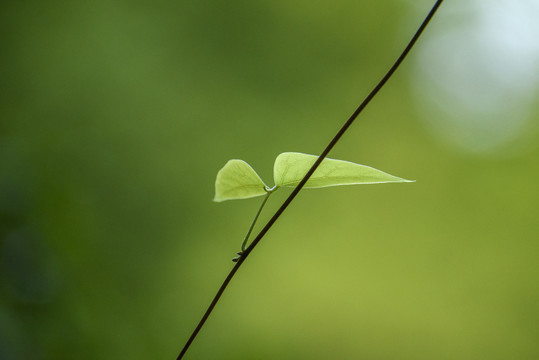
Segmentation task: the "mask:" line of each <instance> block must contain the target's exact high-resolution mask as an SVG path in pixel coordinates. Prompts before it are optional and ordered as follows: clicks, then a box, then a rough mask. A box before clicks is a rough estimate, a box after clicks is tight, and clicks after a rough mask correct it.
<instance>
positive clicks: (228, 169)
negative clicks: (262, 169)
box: [213, 159, 266, 202]
mask: <svg viewBox="0 0 539 360" xmlns="http://www.w3.org/2000/svg"><path fill="white" fill-rule="evenodd" d="M265 194H266V184H264V182H263V181H262V179H260V176H258V174H257V173H256V171H254V170H253V168H252V167H251V166H250V165H249V164H247V163H246V162H245V161H243V160H236V159H234V160H230V161H228V162H227V163H226V164H225V166H224V167H223V168H222V169H221V170H219V172H218V173H217V179H215V197H214V198H213V201H217V202H221V201H225V200H233V199H246V198H251V197H255V196H260V195H265Z"/></svg>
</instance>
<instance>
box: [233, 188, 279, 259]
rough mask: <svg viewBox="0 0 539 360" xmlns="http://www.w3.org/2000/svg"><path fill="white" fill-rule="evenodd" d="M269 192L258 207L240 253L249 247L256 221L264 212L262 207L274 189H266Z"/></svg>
mask: <svg viewBox="0 0 539 360" xmlns="http://www.w3.org/2000/svg"><path fill="white" fill-rule="evenodd" d="M266 191H267V194H266V196H264V200H262V204H261V205H260V208H258V212H257V213H256V215H255V218H254V219H253V222H252V223H251V226H250V227H249V231H247V235H245V239H243V242H242V243H241V253H240V254H238V255H240V256H241V255H242V254H243V252H244V251H245V248H246V247H247V240H249V236H250V235H251V232H252V231H253V228H254V227H255V224H256V221H257V220H258V217H259V216H260V213H261V212H262V209H263V208H264V205H266V202H267V201H268V199H269V197H270V195H271V194H272V192H273V190H268V189H266Z"/></svg>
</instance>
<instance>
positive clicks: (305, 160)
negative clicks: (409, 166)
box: [273, 152, 413, 188]
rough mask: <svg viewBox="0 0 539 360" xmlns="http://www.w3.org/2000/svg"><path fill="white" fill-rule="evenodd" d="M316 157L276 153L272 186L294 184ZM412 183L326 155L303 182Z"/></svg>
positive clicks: (318, 184) (319, 184)
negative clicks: (277, 154)
mask: <svg viewBox="0 0 539 360" xmlns="http://www.w3.org/2000/svg"><path fill="white" fill-rule="evenodd" d="M317 158H318V156H316V155H308V154H302V153H295V152H286V153H282V154H280V155H279V156H277V159H275V165H274V167H273V177H274V180H275V185H277V186H290V187H295V186H296V185H298V184H299V182H300V181H301V179H303V177H304V176H305V174H307V172H308V171H309V169H310V168H311V166H313V164H314V162H315V161H316V159H317ZM389 182H413V181H410V180H405V179H401V178H399V177H396V176H393V175H390V174H387V173H385V172H383V171H380V170H377V169H374V168H372V167H370V166H365V165H360V164H355V163H352V162H349V161H343V160H334V159H328V158H325V159H324V160H323V161H322V163H321V164H320V166H319V167H318V168H317V169H316V171H315V172H314V174H313V175H312V176H311V177H310V178H309V180H308V181H307V183H306V184H305V188H319V187H326V186H337V185H354V184H380V183H389Z"/></svg>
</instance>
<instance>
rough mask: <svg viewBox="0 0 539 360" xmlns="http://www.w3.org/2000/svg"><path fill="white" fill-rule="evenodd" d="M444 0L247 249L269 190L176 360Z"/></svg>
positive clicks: (402, 58) (434, 7) (438, 1)
mask: <svg viewBox="0 0 539 360" xmlns="http://www.w3.org/2000/svg"><path fill="white" fill-rule="evenodd" d="M442 2H443V0H437V1H436V3H435V4H434V6H433V7H432V9H431V10H430V12H429V14H428V15H427V17H426V18H425V19H424V20H423V22H422V24H421V26H420V27H419V29H418V30H417V31H416V33H415V34H414V36H413V37H412V39H411V40H410V42H409V43H408V45H407V46H406V48H405V49H404V50H403V52H402V53H401V55H400V56H399V57H398V58H397V60H396V61H395V63H394V64H393V66H391V68H390V69H389V70H388V71H387V73H386V74H385V76H384V77H383V78H382V79H381V80H380V82H379V83H378V84H377V85H376V86H375V87H374V89H373V90H372V91H371V92H370V93H369V94H368V95H367V97H366V98H365V99H364V100H363V102H362V103H361V104H360V105H359V107H358V108H357V109H356V111H354V113H353V114H352V115H351V116H350V118H349V119H348V120H347V121H346V122H345V123H344V125H343V126H342V127H341V129H340V130H339V131H338V132H337V134H336V135H335V136H334V137H333V139H332V140H331V141H330V142H329V144H328V145H327V146H326V148H325V149H324V151H322V153H321V154H320V156H319V157H318V159H317V160H316V161H315V163H314V164H313V165H312V167H311V168H310V170H309V171H308V172H307V174H306V175H305V176H304V177H303V179H302V180H301V181H300V182H299V184H298V185H297V186H296V187H295V188H294V190H293V191H292V192H291V193H290V195H289V196H288V198H287V199H286V200H285V201H284V202H283V204H282V205H281V207H279V209H278V210H277V211H276V212H275V214H274V215H273V216H272V217H271V219H270V220H269V221H268V222H267V223H266V225H265V226H264V227H263V228H262V230H261V231H260V232H259V233H258V235H257V236H256V237H255V238H254V240H253V241H252V242H251V244H250V245H249V246H247V247H246V248H245V246H246V244H247V241H248V238H249V236H250V234H251V231H252V229H253V227H254V223H255V222H256V220H257V219H258V216H259V214H260V212H261V210H262V208H263V206H264V204H265V203H266V200H267V199H268V197H269V195H270V194H271V192H268V194H267V195H266V197H265V198H264V202H263V203H262V206H261V207H260V209H259V211H258V213H257V215H256V216H255V219H254V221H253V223H252V225H251V227H250V228H249V231H248V233H247V235H246V237H245V240H244V243H243V244H242V251H241V252H239V253H238V257H236V258H235V259H234V260H235V262H236V264H235V265H234V267H233V268H232V270H231V271H230V273H229V274H228V276H227V277H226V278H225V280H224V282H223V284H222V285H221V287H220V288H219V290H218V291H217V293H216V294H215V296H214V298H213V300H212V302H211V303H210V305H209V307H208V309H207V310H206V312H205V313H204V315H203V316H202V318H201V319H200V321H199V323H198V325H197V327H196V328H195V330H194V331H193V333H192V334H191V336H190V337H189V339H188V340H187V342H186V343H185V345H184V347H183V349H182V350H181V352H180V354H179V355H178V357H177V359H176V360H180V359H182V358H183V356H184V355H185V353H186V352H187V350H188V349H189V347H190V346H191V344H192V342H193V340H194V339H195V338H196V336H197V334H198V333H199V331H200V329H202V327H203V326H204V323H205V322H206V320H207V319H208V317H209V316H210V314H211V312H212V311H213V309H214V308H215V305H217V303H218V302H219V299H220V298H221V296H222V295H223V293H224V291H225V289H226V288H227V286H228V284H229V283H230V281H231V280H232V279H233V278H234V275H235V274H236V272H237V271H238V269H239V268H240V267H241V266H242V265H243V263H244V262H245V260H246V259H247V257H248V256H249V254H250V253H251V252H252V251H253V250H254V248H255V247H256V246H257V245H258V243H259V242H260V240H262V238H263V237H264V236H265V235H266V233H267V232H268V230H269V229H270V228H271V227H272V226H273V224H274V223H275V222H276V221H277V219H278V218H279V217H280V216H281V214H282V213H283V212H284V211H285V210H286V208H287V207H288V205H290V203H291V202H292V200H294V198H295V197H296V195H297V194H298V193H299V192H300V191H301V189H302V188H303V187H304V185H305V184H306V183H307V181H308V180H309V178H310V177H311V176H312V175H313V173H314V172H315V170H316V169H317V168H318V167H319V166H320V164H321V163H322V160H324V159H325V158H326V156H327V155H328V154H329V152H330V151H331V150H332V149H333V147H334V146H335V145H336V144H337V142H338V141H339V140H340V139H341V137H342V136H343V135H344V133H345V132H346V131H347V130H348V128H349V127H350V125H352V123H353V122H354V121H355V120H356V118H357V117H358V115H359V114H360V113H361V112H362V111H363V109H365V107H366V106H367V105H368V104H369V103H370V102H371V100H372V99H373V98H374V97H375V96H376V94H378V92H379V91H380V90H381V89H382V87H383V86H384V85H385V84H386V82H387V81H388V80H389V79H390V78H391V76H392V75H393V73H395V71H396V70H397V68H398V67H399V66H400V64H401V63H402V62H403V60H404V59H405V58H406V56H407V55H408V53H409V52H410V50H411V49H412V48H413V46H414V45H415V43H416V42H417V40H418V39H419V37H420V36H421V34H422V33H423V31H424V30H425V28H426V27H427V25H428V24H429V22H430V20H431V19H432V17H433V16H434V14H435V13H436V11H437V10H438V8H439V7H440V5H441V4H442Z"/></svg>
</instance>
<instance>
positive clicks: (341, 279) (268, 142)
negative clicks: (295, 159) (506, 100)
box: [0, 0, 539, 360]
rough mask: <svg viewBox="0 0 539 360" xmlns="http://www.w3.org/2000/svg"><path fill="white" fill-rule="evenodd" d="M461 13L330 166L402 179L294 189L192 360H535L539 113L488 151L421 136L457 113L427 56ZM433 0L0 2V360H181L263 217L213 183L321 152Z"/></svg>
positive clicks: (448, 19)
mask: <svg viewBox="0 0 539 360" xmlns="http://www.w3.org/2000/svg"><path fill="white" fill-rule="evenodd" d="M468 3H470V2H469V1H451V2H450V1H448V2H446V3H445V4H444V5H443V6H442V8H441V10H440V13H439V14H438V16H437V17H436V18H435V19H434V21H433V23H432V24H431V26H430V27H429V28H428V29H427V31H426V33H425V35H424V37H423V38H422V39H420V41H419V43H418V45H417V48H416V49H414V51H413V52H412V54H411V55H410V57H409V58H408V59H407V60H406V61H405V62H404V64H403V66H402V67H401V68H400V69H399V70H398V72H397V73H396V75H395V77H394V78H393V79H391V81H390V82H389V83H388V84H387V87H385V88H384V89H383V90H382V91H381V92H380V94H379V95H378V96H377V97H376V98H375V99H374V101H373V102H372V103H371V104H370V105H369V107H368V108H367V109H366V111H365V112H364V113H363V114H362V115H361V117H360V118H359V119H358V122H357V123H356V124H354V126H352V127H351V129H350V131H349V132H348V133H347V134H346V135H345V136H344V137H343V139H342V141H341V142H340V143H339V144H338V145H337V146H336V148H335V149H334V151H332V152H331V153H330V157H331V158H338V159H351V160H353V161H354V162H359V163H362V164H369V165H370V166H373V167H375V168H379V169H384V171H387V172H389V173H391V174H399V176H403V177H404V178H409V179H415V180H416V181H417V182H415V183H413V184H406V186H404V185H403V186H397V185H392V184H382V185H377V186H362V187H336V188H330V189H325V190H324V191H310V190H306V191H302V192H301V193H300V194H299V196H298V197H297V198H296V199H295V200H294V202H293V203H292V205H291V206H290V208H289V209H288V210H287V211H286V212H285V213H284V214H283V215H282V217H281V218H280V219H279V221H278V222H277V223H276V224H275V226H274V227H273V228H272V229H271V231H269V232H268V234H267V235H266V237H265V238H264V239H263V241H262V242H261V243H260V245H259V246H258V247H257V248H256V250H255V251H254V252H253V253H252V254H251V256H250V257H249V259H248V260H247V261H246V262H245V263H244V265H243V267H242V268H241V269H240V271H239V272H238V274H237V276H236V278H235V279H234V280H233V282H232V283H231V285H230V286H229V288H228V289H227V291H226V293H225V294H224V296H223V298H222V300H221V302H220V303H219V304H218V306H217V307H216V309H215V312H214V313H213V315H212V316H211V318H210V319H209V321H208V322H207V324H206V326H205V327H204V329H203V330H202V331H201V333H200V334H199V337H198V338H197V339H196V340H195V342H194V343H193V346H192V347H191V349H190V350H189V352H188V353H187V356H186V359H187V358H188V359H259V360H263V359H281V360H286V359H364V360H367V359H414V360H423V359H425V360H427V359H428V360H430V359H455V360H457V359H459V360H460V359H493V360H495V359H537V358H539V345H538V342H537V339H538V338H539V308H538V307H539V267H538V264H537V257H538V256H537V255H538V250H539V246H538V242H537V241H538V233H539V222H538V220H537V218H538V212H537V204H538V203H539V187H538V186H537V177H538V176H539V162H538V161H537V158H538V157H539V148H538V147H537V144H538V141H537V140H538V138H539V137H538V136H537V134H538V132H537V128H538V127H537V125H536V124H537V121H536V120H537V119H538V118H539V106H538V104H537V102H536V101H534V102H532V103H530V104H529V107H527V108H525V109H521V108H520V107H519V108H518V109H521V110H523V111H522V112H521V113H520V114H521V115H522V116H525V118H526V119H528V120H527V122H523V123H522V125H521V126H519V128H518V129H519V130H518V132H515V133H511V134H512V135H511V136H512V138H511V139H512V140H511V141H509V142H508V143H507V144H506V145H507V146H506V147H505V148H503V147H500V148H498V149H497V150H492V151H486V150H485V151H484V152H468V151H466V150H462V149H460V148H458V147H456V145H454V144H453V143H450V142H447V141H446V140H444V139H442V138H440V137H439V136H438V135H437V134H438V133H437V132H436V131H432V128H431V127H430V125H428V124H430V123H429V121H430V120H436V121H440V122H444V121H449V120H448V119H449V116H450V115H451V113H452V112H451V111H447V112H446V111H441V110H440V109H441V108H443V109H452V108H453V107H456V103H455V102H454V101H455V100H448V99H447V98H444V97H443V96H442V95H443V94H442V93H441V92H439V91H437V90H436V88H432V87H429V85H428V83H427V76H426V75H425V74H426V73H425V72H424V69H423V67H422V66H419V65H418V64H421V63H420V62H419V56H420V54H431V55H433V56H434V55H436V51H434V50H431V51H427V50H430V49H431V48H429V47H426V45H425V44H438V43H439V42H438V39H441V38H444V37H443V36H442V35H443V34H444V31H446V30H447V29H448V28H450V27H458V28H460V27H464V26H465V25H467V24H470V23H473V21H474V20H473V17H467V16H465V15H462V14H466V11H467V10H466V9H467V7H468V6H469V5H467V4H468ZM432 4H433V2H431V1H426V0H421V1H413V2H412V1H407V0H387V1H349V0H337V1H331V2H330V1H323V2H312V1H211V0H210V1H169V0H162V1H157V2H141V1H123V0H118V1H102V0H96V1H91V2H82V1H70V2H64V1H62V2H60V1H55V0H52V1H24V0H22V1H12V0H7V1H3V2H2V3H1V5H0V27H1V31H0V36H1V44H2V51H1V52H0V91H1V94H0V269H1V270H0V359H2V360H4V359H9V360H20V359H43V360H48V359H54V360H58V359H79V360H86V359H88V360H90V359H92V360H93V359H133V360H136V359H141V360H142V359H175V358H176V356H177V355H178V353H179V351H180V349H181V347H182V346H183V344H184V342H185V341H186V339H187V338H188V336H189V335H190V333H191V331H192V330H193V329H194V327H195V325H196V323H197V322H198V320H199V318H200V317H201V315H202V314H203V312H204V311H205V309H206V307H207V305H208V304H209V302H210V300H211V298H212V296H213V295H214V293H215V291H217V288H218V287H219V285H220V284H221V282H222V280H223V279H224V278H225V276H226V274H227V273H228V271H229V270H230V268H231V267H232V266H233V263H232V261H231V259H232V258H233V257H234V255H235V253H236V252H237V251H238V250H239V248H240V244H241V241H242V239H243V236H244V235H245V232H246V231H247V228H248V226H249V224H250V222H251V220H252V217H253V216H254V214H255V212H256V210H257V208H258V206H259V204H260V200H261V199H252V200H246V201H242V202H225V203H222V204H216V203H215V202H213V201H212V197H213V196H214V181H215V174H216V172H217V171H218V170H219V169H220V168H221V167H222V165H223V164H224V163H225V162H226V161H227V160H228V159H233V158H241V159H245V160H246V161H247V162H248V163H249V164H251V165H252V166H253V168H255V169H257V171H258V173H259V174H260V177H261V178H262V179H269V178H271V175H272V167H271V164H272V163H273V160H274V159H275V157H276V155H277V154H279V153H281V152H283V151H302V152H306V153H311V154H319V153H320V152H321V151H322V150H323V148H324V147H325V146H326V144H327V142H328V141H329V140H330V139H331V138H332V137H333V135H334V133H335V132H336V131H337V130H338V128H339V127H340V126H341V125H342V124H343V123H344V121H346V119H347V118H348V116H349V115H350V114H351V113H352V112H353V111H354V110H355V108H356V106H357V105H358V104H359V103H360V102H361V100H362V99H363V97H364V96H365V95H366V94H367V93H368V92H369V91H370V90H371V88H372V87H373V86H374V85H375V84H376V82H377V81H378V80H379V79H380V78H381V76H383V74H384V72H385V71H386V70H387V69H388V67H389V66H390V65H391V64H392V62H393V61H394V59H395V58H396V57H397V56H398V54H399V53H400V51H401V50H402V49H403V47H404V46H405V44H406V42H407V41H408V40H409V38H410V37H411V36H412V34H413V33H414V32H415V30H416V29H417V27H418V26H419V24H420V22H421V20H422V19H423V17H424V16H425V14H426V12H427V11H428V9H429V8H430V6H432ZM466 38H472V34H468V35H467V36H462V37H460V38H459V39H462V40H465V39H466ZM510 54H511V52H510V51H507V52H505V55H510ZM495 59H496V56H492V61H494V60H495ZM446 60H447V61H449V60H451V59H449V58H447V59H446ZM436 69H437V71H439V72H440V73H444V71H446V69H447V67H446V65H445V63H443V62H441V63H439V64H438V66H437V67H436ZM510 70H511V67H505V68H504V71H508V72H509V71H510ZM485 71H486V70H485ZM436 74H438V73H434V74H431V73H428V74H427V75H429V76H434V77H435V76H436ZM507 79H510V76H508V77H507ZM477 81H479V80H477ZM508 81H509V80H508ZM477 83H478V84H479V82H477ZM422 89H424V91H425V92H424V93H423V92H422V91H423V90H422ZM462 90H463V91H464V90H465V89H464V88H463V89H462ZM534 92H535V94H537V93H539V92H538V89H537V87H530V88H529V90H527V93H531V94H534ZM469 96H471V95H469ZM534 98H535V99H537V96H534ZM513 100H515V101H517V100H518V99H513ZM491 105H494V104H493V103H492V102H490V103H489V102H488V101H487V100H485V102H484V103H482V106H483V107H484V108H486V109H488V108H489V107H490V106H491ZM496 105H499V104H496ZM459 111H461V112H462V111H464V110H462V109H461V110H459ZM467 114H470V113H467ZM478 116H479V115H478ZM515 116H516V115H515ZM519 116H520V115H519ZM482 119H484V120H485V121H488V119H489V117H488V116H484V117H482ZM507 121H508V122H510V121H512V118H511V117H509V118H508V119H507ZM444 124H445V122H444ZM489 129H490V128H489ZM493 129H494V128H493ZM487 133H488V134H490V133H489V132H488V131H487V132H485V136H486V135H488V134H487ZM452 135H464V136H467V138H466V141H467V144H469V143H470V137H469V134H468V133H460V132H455V133H454V134H453V133H452ZM472 139H473V138H472ZM496 139H498V138H496ZM520 145H522V146H520ZM482 149H483V148H482ZM288 191H289V190H286V189H283V190H281V191H279V192H277V193H276V194H275V195H274V196H272V198H271V199H270V202H269V203H268V205H267V206H266V208H265V209H264V212H263V213H262V215H261V218H260V220H259V222H258V225H257V228H259V226H263V224H264V222H265V221H267V219H268V217H269V216H271V214H272V212H273V211H274V210H275V209H276V207H277V206H279V205H280V204H281V202H282V201H283V199H284V198H285V196H286V195H287V194H288ZM257 228H255V232H256V231H257ZM254 235H256V234H254Z"/></svg>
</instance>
